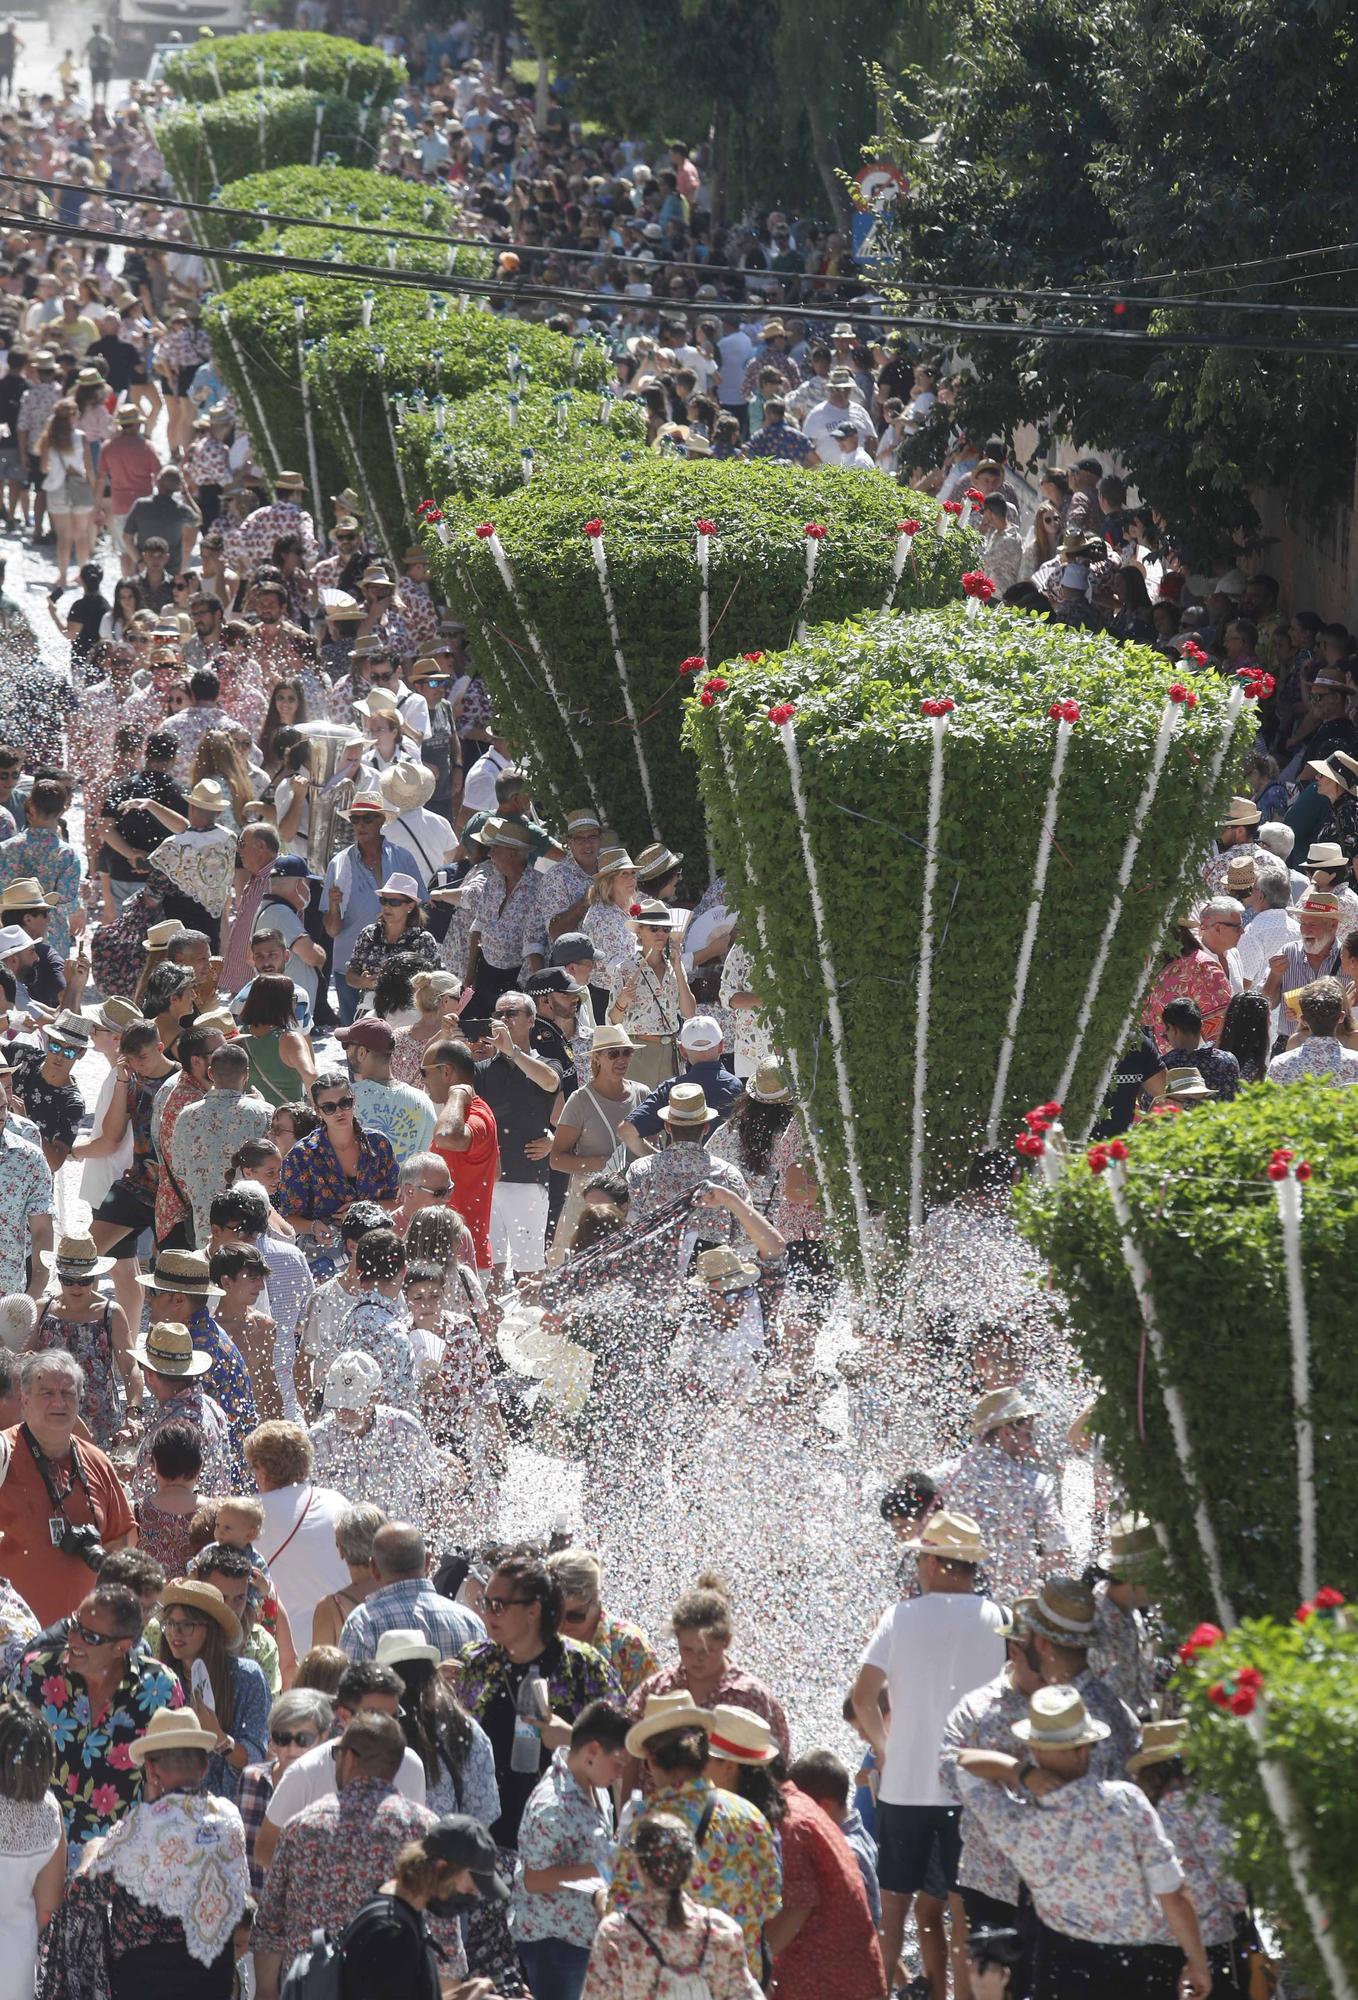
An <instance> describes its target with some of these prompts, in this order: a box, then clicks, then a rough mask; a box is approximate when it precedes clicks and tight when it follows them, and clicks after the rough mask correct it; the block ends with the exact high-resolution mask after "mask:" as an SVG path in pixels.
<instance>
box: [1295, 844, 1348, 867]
mask: <svg viewBox="0 0 1358 2000" xmlns="http://www.w3.org/2000/svg"><path fill="white" fill-rule="evenodd" d="M1299 865H1300V867H1301V868H1302V870H1303V871H1304V872H1305V873H1306V874H1308V875H1309V874H1310V872H1311V870H1312V869H1313V868H1323V869H1324V870H1325V871H1326V873H1327V874H1334V873H1337V872H1338V871H1340V870H1342V869H1344V868H1347V867H1348V865H1349V864H1348V861H1347V859H1346V858H1345V855H1344V850H1343V848H1342V847H1341V846H1340V845H1339V842H1338V841H1337V840H1313V841H1312V842H1311V845H1310V846H1309V847H1308V848H1307V850H1306V859H1305V860H1304V861H1303V862H1301V863H1300V864H1299Z"/></svg>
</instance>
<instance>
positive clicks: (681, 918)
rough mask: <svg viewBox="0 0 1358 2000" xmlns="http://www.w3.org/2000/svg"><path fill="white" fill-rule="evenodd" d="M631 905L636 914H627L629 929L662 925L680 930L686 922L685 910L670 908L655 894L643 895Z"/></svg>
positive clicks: (686, 914) (686, 913)
mask: <svg viewBox="0 0 1358 2000" xmlns="http://www.w3.org/2000/svg"><path fill="white" fill-rule="evenodd" d="M633 907H634V909H635V911H636V915H635V916H631V915H629V916H628V919H627V928H628V930H629V931H642V930H651V929H658V928H660V927H661V926H662V925H663V927H664V928H665V929H666V930H667V931H681V930H682V929H683V928H684V925H685V924H686V923H687V922H688V911H687V910H672V909H671V908H670V906H669V904H668V903H662V902H660V901H659V900H658V898H657V897H655V896H643V897H642V898H641V901H640V902H639V903H636V904H634V906H633Z"/></svg>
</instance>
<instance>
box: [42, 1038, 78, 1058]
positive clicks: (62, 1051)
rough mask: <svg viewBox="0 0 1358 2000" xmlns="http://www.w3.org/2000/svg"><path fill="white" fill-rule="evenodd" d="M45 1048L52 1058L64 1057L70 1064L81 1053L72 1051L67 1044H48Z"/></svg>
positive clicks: (76, 1050) (75, 1050)
mask: <svg viewBox="0 0 1358 2000" xmlns="http://www.w3.org/2000/svg"><path fill="white" fill-rule="evenodd" d="M47 1046H48V1049H49V1050H50V1051H51V1053H52V1054H53V1055H54V1056H66V1057H67V1058H68V1059H69V1060H70V1061H71V1062H74V1061H75V1059H76V1057H77V1056H78V1055H80V1054H81V1053H82V1051H81V1050H80V1049H73V1048H72V1047H71V1045H70V1043H69V1042H49V1043H48V1044H47Z"/></svg>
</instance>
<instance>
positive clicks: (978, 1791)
mask: <svg viewBox="0 0 1358 2000" xmlns="http://www.w3.org/2000/svg"><path fill="white" fill-rule="evenodd" d="M957 1782H958V1788H959V1790H960V1791H961V1794H962V1804H963V1806H964V1807H965V1808H966V1810H967V1811H968V1812H974V1813H975V1815H976V1817H977V1819H978V1820H979V1821H980V1822H981V1824H982V1825H983V1826H984V1827H985V1828H986V1830H987V1832H988V1833H989V1834H990V1835H991V1836H992V1837H993V1839H994V1841H995V1843H996V1845H997V1846H998V1847H999V1848H1001V1849H1002V1850H1003V1852H1004V1853H1005V1854H1007V1855H1008V1857H1009V1859H1010V1860H1011V1861H1012V1862H1013V1864H1014V1866H1015V1867H1016V1868H1017V1869H1018V1872H1019V1874H1020V1875H1021V1876H1022V1877H1023V1880H1024V1881H1025V1882H1026V1883H1027V1885H1028V1889H1029V1892H1030V1893H1031V1895H1032V1899H1033V1905H1034V1907H1035V1909H1036V1910H1037V1914H1038V1916H1039V1917H1040V1918H1041V1919H1042V1922H1043V1923H1044V1924H1045V1925H1046V1926H1047V1928H1048V1929H1049V1930H1053V1931H1060V1932H1061V1934H1062V1936H1063V1937H1071V1938H1082V1939H1085V1940H1087V1941H1088V1942H1089V1943H1091V1944H1153V1943H1156V1942H1158V1941H1159V1937H1160V1931H1161V1925H1162V1917H1161V1910H1160V1904H1159V1902H1158V1901H1157V1898H1158V1897H1160V1896H1172V1895H1173V1894H1174V1892H1175V1890H1176V1889H1179V1888H1182V1886H1183V1881H1184V1872H1183V1869H1182V1868H1181V1867H1180V1865H1179V1861H1178V1857H1177V1856H1176V1854H1175V1852H1174V1845H1173V1842H1172V1841H1171V1840H1170V1837H1169V1835H1168V1833H1167V1832H1166V1831H1165V1827H1164V1824H1163V1822H1162V1821H1161V1818H1160V1815H1159V1814H1158V1813H1157V1812H1156V1810H1155V1807H1154V1806H1153V1805H1152V1804H1151V1802H1150V1800H1149V1799H1148V1798H1147V1797H1146V1795H1145V1793H1144V1792H1142V1791H1140V1790H1139V1789H1138V1788H1137V1786H1135V1785H1131V1784H1128V1783H1126V1782H1125V1781H1124V1780H1123V1779H1120V1778H1095V1777H1092V1776H1091V1777H1085V1778H1077V1779H1075V1780H1074V1782H1073V1783H1071V1784H1069V1785H1062V1786H1061V1787H1060V1789H1059V1790H1058V1791H1055V1792H1050V1793H1049V1794H1048V1795H1047V1797H1046V1798H1042V1799H1035V1798H1033V1797H1032V1796H1031V1795H1025V1796H1023V1797H1018V1796H1016V1795H1015V1794H1014V1793H1012V1792H1010V1791H1009V1790H1008V1789H1007V1788H1006V1787H1005V1786H1003V1785H993V1784H991V1783H989V1782H988V1780H986V1779H985V1778H978V1777H977V1776H976V1775H975V1773H974V1772H971V1771H961V1772H959V1773H958V1780H957Z"/></svg>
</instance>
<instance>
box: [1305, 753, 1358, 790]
mask: <svg viewBox="0 0 1358 2000" xmlns="http://www.w3.org/2000/svg"><path fill="white" fill-rule="evenodd" d="M1302 768H1303V773H1305V772H1308V771H1309V773H1310V775H1311V776H1312V777H1313V778H1328V779H1329V780H1330V782H1331V783H1332V784H1335V785H1338V786H1340V787H1341V788H1342V789H1343V790H1344V791H1346V792H1354V791H1358V784H1355V782H1354V775H1353V772H1352V771H1350V770H1348V769H1346V768H1345V766H1344V765H1343V764H1341V763H1340V761H1339V757H1338V755H1337V754H1336V755H1335V756H1333V757H1313V758H1312V760H1311V762H1310V763H1309V764H1306V765H1304V766H1303V767H1302Z"/></svg>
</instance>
